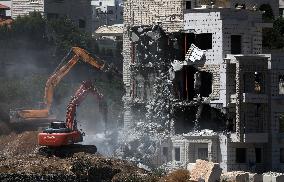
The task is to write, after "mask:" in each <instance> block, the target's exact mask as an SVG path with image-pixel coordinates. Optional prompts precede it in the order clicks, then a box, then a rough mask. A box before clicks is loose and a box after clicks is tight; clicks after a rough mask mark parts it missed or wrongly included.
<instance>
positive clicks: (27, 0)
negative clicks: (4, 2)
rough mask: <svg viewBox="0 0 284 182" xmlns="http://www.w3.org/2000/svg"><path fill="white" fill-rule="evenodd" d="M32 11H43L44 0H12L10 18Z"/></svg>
mask: <svg viewBox="0 0 284 182" xmlns="http://www.w3.org/2000/svg"><path fill="white" fill-rule="evenodd" d="M34 11H37V12H40V13H43V12H44V0H12V8H11V14H12V18H16V17H18V16H24V15H28V14H29V13H31V12H34Z"/></svg>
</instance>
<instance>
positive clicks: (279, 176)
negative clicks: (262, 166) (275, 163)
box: [263, 172, 284, 182]
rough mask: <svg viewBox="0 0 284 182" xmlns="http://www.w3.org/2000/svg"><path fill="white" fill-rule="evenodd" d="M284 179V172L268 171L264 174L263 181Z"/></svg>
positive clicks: (279, 181)
mask: <svg viewBox="0 0 284 182" xmlns="http://www.w3.org/2000/svg"><path fill="white" fill-rule="evenodd" d="M282 181H284V174H283V173H277V172H267V173H264V174H263V182H282Z"/></svg>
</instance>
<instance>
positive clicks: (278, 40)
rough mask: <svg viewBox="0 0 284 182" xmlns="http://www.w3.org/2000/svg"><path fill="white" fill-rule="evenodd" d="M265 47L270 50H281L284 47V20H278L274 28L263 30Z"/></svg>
mask: <svg viewBox="0 0 284 182" xmlns="http://www.w3.org/2000/svg"><path fill="white" fill-rule="evenodd" d="M262 43H263V47H264V48H268V49H281V48H283V47H284V19H283V18H278V19H276V20H275V21H274V23H273V28H264V29H263V42H262Z"/></svg>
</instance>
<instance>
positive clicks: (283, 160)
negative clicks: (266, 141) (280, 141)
mask: <svg viewBox="0 0 284 182" xmlns="http://www.w3.org/2000/svg"><path fill="white" fill-rule="evenodd" d="M280 162H281V163H284V148H280Z"/></svg>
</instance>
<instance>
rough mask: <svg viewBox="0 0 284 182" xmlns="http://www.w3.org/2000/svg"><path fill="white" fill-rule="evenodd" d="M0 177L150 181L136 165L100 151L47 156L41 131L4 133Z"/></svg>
mask: <svg viewBox="0 0 284 182" xmlns="http://www.w3.org/2000/svg"><path fill="white" fill-rule="evenodd" d="M0 147H1V148H0V181H125V180H128V179H132V178H134V179H139V180H140V181H143V180H144V181H149V180H148V179H149V178H151V177H152V176H151V174H150V173H149V172H147V171H146V170H144V169H140V168H138V167H137V166H136V165H134V164H132V163H130V162H128V161H124V160H119V159H114V158H105V157H103V156H102V155H100V154H87V153H83V152H80V153H75V154H74V155H73V156H71V157H67V158H59V157H56V156H51V157H45V156H41V155H39V154H38V153H37V151H38V148H39V146H37V132H25V133H22V134H18V135H17V134H10V135H8V136H0Z"/></svg>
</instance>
